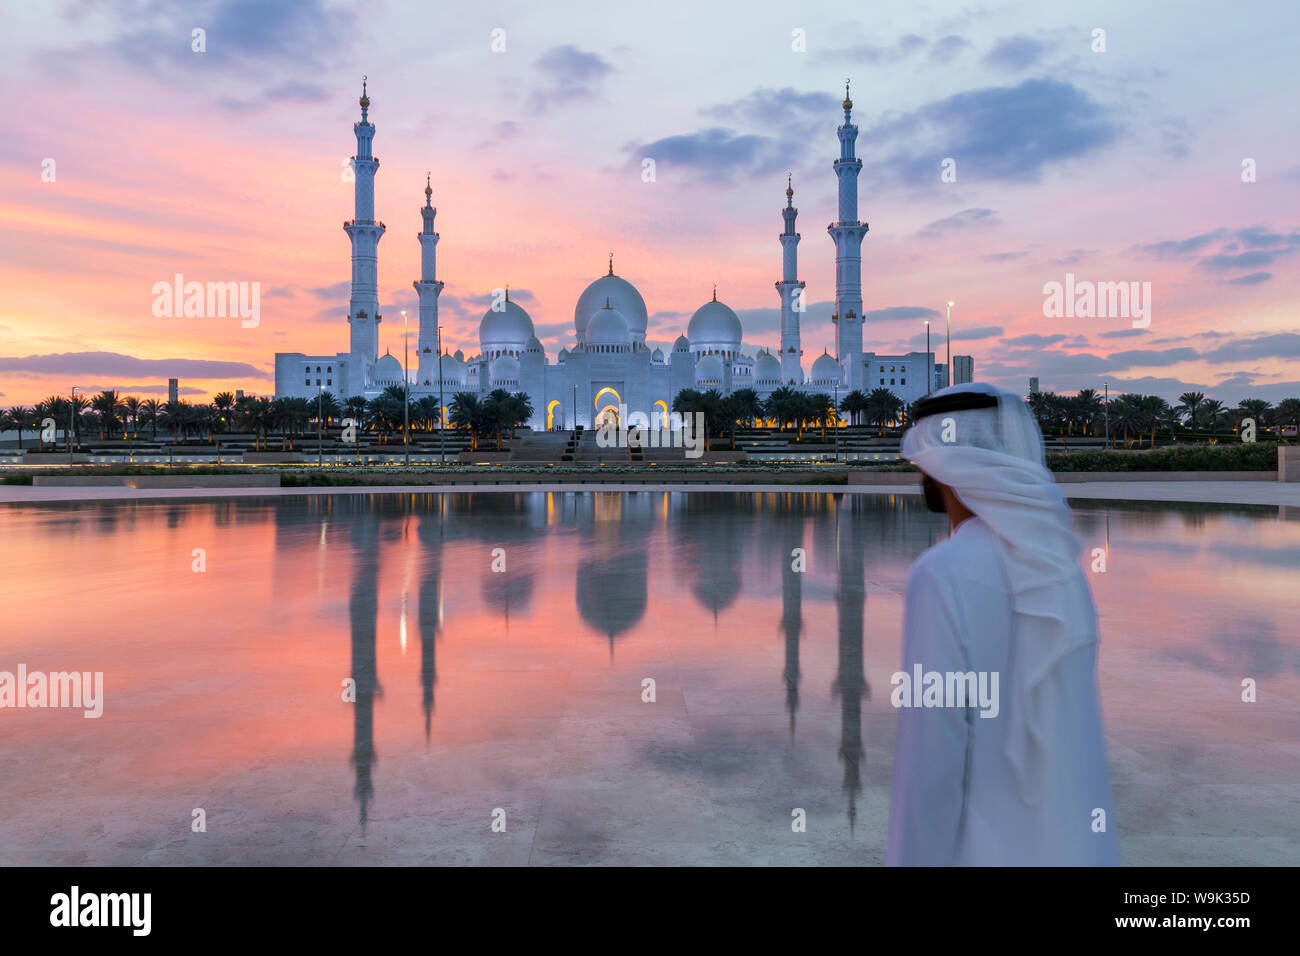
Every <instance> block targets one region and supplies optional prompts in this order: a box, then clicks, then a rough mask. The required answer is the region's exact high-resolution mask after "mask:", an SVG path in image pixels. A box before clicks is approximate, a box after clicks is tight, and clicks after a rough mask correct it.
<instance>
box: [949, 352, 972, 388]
mask: <svg viewBox="0 0 1300 956" xmlns="http://www.w3.org/2000/svg"><path fill="white" fill-rule="evenodd" d="M973 381H975V358H974V356H971V355H954V356H953V357H952V383H953V384H954V385H966V384H968V383H970V382H973Z"/></svg>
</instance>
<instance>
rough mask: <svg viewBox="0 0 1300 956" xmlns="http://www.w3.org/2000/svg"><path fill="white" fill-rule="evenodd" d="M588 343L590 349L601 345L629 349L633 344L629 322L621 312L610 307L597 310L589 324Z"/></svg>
mask: <svg viewBox="0 0 1300 956" xmlns="http://www.w3.org/2000/svg"><path fill="white" fill-rule="evenodd" d="M586 341H587V347H588V348H592V347H594V346H600V345H612V346H619V347H621V348H627V347H628V345H629V344H630V343H631V336H630V334H629V331H628V327H627V320H626V319H624V318H623V314H622V313H621V312H619V311H618V310H617V309H614V308H611V307H610V306H609V305H606V306H605V307H604V308H603V309H597V310H596V311H595V313H594V314H593V315H592V316H591V319H590V320H589V321H588V322H587V336H586Z"/></svg>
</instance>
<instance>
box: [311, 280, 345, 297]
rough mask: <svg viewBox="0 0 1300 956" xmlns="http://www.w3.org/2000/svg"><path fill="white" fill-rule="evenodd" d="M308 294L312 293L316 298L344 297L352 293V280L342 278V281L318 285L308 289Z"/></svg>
mask: <svg viewBox="0 0 1300 956" xmlns="http://www.w3.org/2000/svg"><path fill="white" fill-rule="evenodd" d="M307 293H308V294H309V295H314V296H315V297H316V298H318V299H330V300H335V299H346V298H347V297H348V296H350V295H351V294H352V280H350V279H344V280H343V281H342V282H333V283H331V284H329V285H319V286H315V287H314V288H311V289H308V290H307Z"/></svg>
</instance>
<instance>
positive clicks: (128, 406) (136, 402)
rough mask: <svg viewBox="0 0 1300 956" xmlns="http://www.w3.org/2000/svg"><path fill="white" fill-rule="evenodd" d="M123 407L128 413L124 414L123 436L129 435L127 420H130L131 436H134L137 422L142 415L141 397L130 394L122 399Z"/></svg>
mask: <svg viewBox="0 0 1300 956" xmlns="http://www.w3.org/2000/svg"><path fill="white" fill-rule="evenodd" d="M122 408H123V409H125V411H126V414H125V415H123V416H122V437H123V438H126V437H127V430H128V429H127V422H130V423H131V427H130V432H131V435H130V437H131V438H134V437H135V429H136V425H135V422H136V419H137V418H138V417H139V415H140V399H139V398H137V397H136V396H134V395H128V396H127V397H126V398H124V399H123V400H122Z"/></svg>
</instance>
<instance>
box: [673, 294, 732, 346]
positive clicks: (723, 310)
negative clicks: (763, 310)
mask: <svg viewBox="0 0 1300 956" xmlns="http://www.w3.org/2000/svg"><path fill="white" fill-rule="evenodd" d="M742 331H743V330H742V329H741V327H740V317H739V316H738V315H736V313H735V312H733V311H731V309H729V308H728V307H727V306H725V305H723V304H722V303H721V302H719V301H718V300H717V299H714V300H713V301H712V302H706V303H704V305H702V306H700V307H699V308H698V309H696V310H695V314H694V315H692V316H691V321H690V324H689V325H688V326H687V327H686V337H687V338H688V339H690V341H691V347H692V348H693V349H696V350H699V349H703V348H728V349H732V350H734V349H738V348H740V336H741V334H742Z"/></svg>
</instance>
